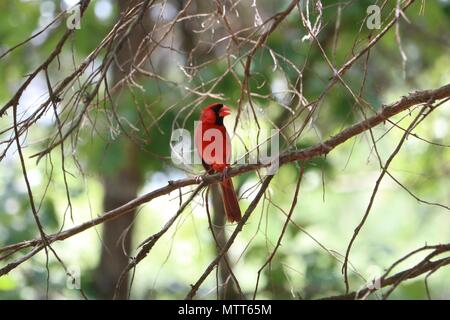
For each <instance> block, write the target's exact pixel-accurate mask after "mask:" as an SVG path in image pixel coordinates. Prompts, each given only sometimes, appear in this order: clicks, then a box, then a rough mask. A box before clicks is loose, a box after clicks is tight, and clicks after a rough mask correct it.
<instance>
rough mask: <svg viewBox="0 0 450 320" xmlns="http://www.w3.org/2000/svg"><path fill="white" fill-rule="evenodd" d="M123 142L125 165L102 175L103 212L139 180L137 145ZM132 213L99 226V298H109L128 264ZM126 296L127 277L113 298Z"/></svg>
mask: <svg viewBox="0 0 450 320" xmlns="http://www.w3.org/2000/svg"><path fill="white" fill-rule="evenodd" d="M127 143H128V149H129V150H128V157H127V159H126V164H125V165H126V166H125V167H123V168H122V169H120V170H119V172H118V173H117V175H113V176H105V177H103V186H104V190H105V195H104V198H103V207H104V210H105V211H109V210H112V209H115V208H117V207H119V206H121V205H123V204H124V203H126V202H128V201H130V200H132V199H134V198H135V197H136V195H137V191H138V189H139V186H140V184H141V180H142V179H141V176H140V172H139V168H138V166H137V165H136V158H137V152H138V150H137V147H136V146H135V145H134V144H132V143H131V142H127ZM124 152H126V151H124ZM134 215H135V212H132V213H128V214H126V215H124V216H123V217H121V218H118V219H115V220H112V221H108V222H106V223H105V224H104V226H103V233H102V252H101V258H100V264H99V265H98V267H97V274H96V277H95V280H96V283H95V285H96V289H97V292H98V294H99V297H100V298H104V299H111V298H112V297H113V295H114V291H115V287H116V283H117V280H118V279H119V276H120V274H121V272H122V271H123V269H124V268H125V266H126V265H127V263H128V256H127V254H128V253H129V252H130V249H131V240H132V234H133V228H132V222H133V219H134ZM127 296H128V279H127V280H125V281H123V283H122V286H121V287H120V288H119V291H118V295H117V298H118V299H126V298H127Z"/></svg>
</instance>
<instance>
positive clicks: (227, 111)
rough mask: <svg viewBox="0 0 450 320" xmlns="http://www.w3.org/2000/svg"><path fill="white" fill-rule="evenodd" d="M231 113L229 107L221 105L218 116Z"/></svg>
mask: <svg viewBox="0 0 450 320" xmlns="http://www.w3.org/2000/svg"><path fill="white" fill-rule="evenodd" d="M230 113H231V109H230V107H227V106H223V107H222V108H221V109H220V111H219V116H221V117H226V116H228V115H229V114H230Z"/></svg>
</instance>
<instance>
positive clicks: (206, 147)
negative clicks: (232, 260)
mask: <svg viewBox="0 0 450 320" xmlns="http://www.w3.org/2000/svg"><path fill="white" fill-rule="evenodd" d="M229 114H230V108H229V107H227V106H224V105H223V104H220V103H213V104H210V105H209V106H207V107H206V108H205V109H203V111H202V114H201V116H200V123H199V125H198V126H197V128H196V132H195V134H196V136H195V144H196V146H197V150H198V153H199V155H200V157H201V158H202V163H203V167H205V169H206V171H207V172H208V173H216V172H222V171H224V170H225V169H226V168H228V167H229V166H230V159H231V143H230V137H229V136H228V133H227V129H226V128H225V126H224V125H223V118H224V117H226V116H228V115H229ZM220 190H221V192H222V200H223V206H224V209H225V213H226V215H227V219H228V221H229V222H234V221H239V220H241V217H242V216H241V209H240V208H239V203H238V199H237V196H236V192H235V191H234V187H233V183H232V182H231V179H230V178H226V177H225V178H224V179H223V181H222V182H220Z"/></svg>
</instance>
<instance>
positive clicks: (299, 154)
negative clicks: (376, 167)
mask: <svg viewBox="0 0 450 320" xmlns="http://www.w3.org/2000/svg"><path fill="white" fill-rule="evenodd" d="M448 97H450V84H447V85H444V86H442V87H440V88H438V89H435V90H423V91H416V92H414V93H411V94H409V95H408V96H405V97H402V98H401V99H400V100H398V101H396V102H394V103H391V104H389V105H385V106H382V108H381V110H380V111H379V112H378V113H376V114H375V115H374V116H372V117H370V118H367V119H366V120H363V121H360V122H358V123H356V124H354V125H352V126H350V127H348V128H347V129H345V130H343V131H341V132H340V133H338V134H336V135H335V136H333V137H331V138H329V139H328V140H326V141H324V142H323V143H320V144H316V145H314V146H312V147H309V148H304V149H300V150H295V151H286V152H284V153H282V154H281V155H280V157H279V164H280V165H284V164H287V163H290V162H295V161H306V160H311V159H313V158H316V157H319V156H323V155H326V154H328V153H329V152H330V151H331V150H333V149H334V148H336V147H337V146H339V145H340V144H343V143H344V142H346V141H347V140H349V139H351V138H353V137H355V136H357V135H359V134H361V133H363V132H365V131H367V130H369V129H371V128H373V127H375V126H377V125H379V124H380V123H382V122H384V121H386V120H387V119H389V118H390V117H392V116H394V115H396V114H399V113H401V112H402V111H405V110H407V109H408V108H410V107H412V106H415V105H420V104H431V103H433V102H435V101H437V100H442V99H444V98H448ZM267 166H269V164H262V163H258V164H248V165H241V166H236V167H233V168H231V169H230V170H229V171H228V172H227V176H229V177H233V176H237V175H241V174H243V173H246V172H250V171H255V170H257V169H260V168H264V167H267ZM221 179H222V174H220V173H218V174H214V175H208V176H204V177H203V182H204V184H205V186H206V185H209V184H212V183H215V182H218V181H220V180H221ZM199 183H200V182H199V180H198V179H197V178H196V177H189V178H184V179H180V180H176V181H169V182H168V183H167V185H166V186H164V187H162V188H159V189H155V190H153V191H151V192H149V193H147V194H145V195H143V196H140V197H137V198H136V199H133V200H132V201H130V202H128V203H126V204H124V205H122V206H120V207H117V208H116V209H113V210H111V211H108V212H106V213H104V214H102V215H100V216H98V217H97V218H95V219H92V220H91V221H87V222H85V223H82V224H80V225H78V226H75V227H73V228H70V229H67V230H65V231H63V232H59V233H55V234H52V235H49V236H47V240H48V242H49V243H52V242H54V241H58V240H64V239H67V238H69V237H71V236H74V235H76V234H78V233H81V232H83V231H85V230H87V229H89V228H92V227H94V226H96V225H99V224H101V223H104V222H105V221H109V220H113V219H117V218H119V217H121V216H123V215H124V214H127V213H129V212H131V211H132V210H133V209H135V208H137V207H138V206H140V205H142V204H145V203H147V202H150V201H151V200H153V199H155V198H158V197H160V196H163V195H167V194H169V193H170V192H173V191H175V190H178V189H180V188H183V187H187V186H192V185H197V184H199ZM41 244H42V240H41V239H34V240H28V241H23V242H19V243H16V244H12V245H9V246H5V247H3V248H0V253H4V252H8V251H12V250H16V249H19V248H20V249H24V248H29V247H36V246H39V245H41ZM0 260H1V259H0ZM23 261H25V260H23V259H21V262H23ZM10 270H11V269H10V268H8V269H5V268H2V269H0V276H2V275H4V274H6V273H8V272H9V271H10Z"/></svg>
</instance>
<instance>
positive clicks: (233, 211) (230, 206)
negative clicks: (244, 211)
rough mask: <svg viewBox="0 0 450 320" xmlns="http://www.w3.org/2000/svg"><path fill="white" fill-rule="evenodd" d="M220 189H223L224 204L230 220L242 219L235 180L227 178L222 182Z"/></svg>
mask: <svg viewBox="0 0 450 320" xmlns="http://www.w3.org/2000/svg"><path fill="white" fill-rule="evenodd" d="M220 190H221V191H222V199H223V206H224V208H225V213H226V215H227V219H228V221H229V222H235V221H236V222H238V221H240V220H241V218H242V216H241V209H240V208H239V203H238V199H237V195H236V191H234V187H233V182H231V179H225V180H223V181H222V182H221V183H220Z"/></svg>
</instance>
